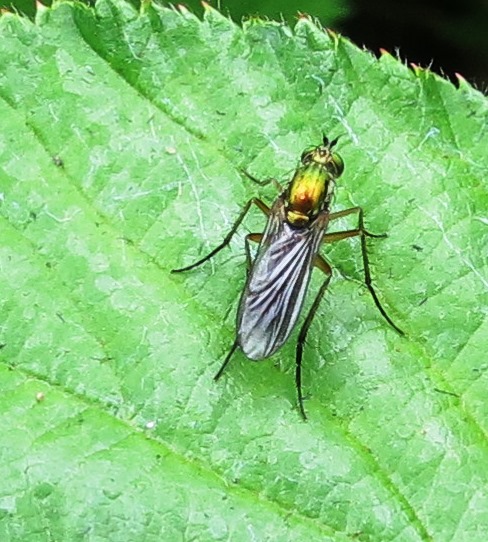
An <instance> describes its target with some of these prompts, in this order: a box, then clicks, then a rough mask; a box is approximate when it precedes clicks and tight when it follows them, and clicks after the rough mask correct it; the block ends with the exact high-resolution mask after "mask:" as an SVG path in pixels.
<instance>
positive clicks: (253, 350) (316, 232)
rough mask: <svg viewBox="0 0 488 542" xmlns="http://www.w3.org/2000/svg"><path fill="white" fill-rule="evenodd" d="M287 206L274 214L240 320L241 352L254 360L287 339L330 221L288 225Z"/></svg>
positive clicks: (250, 278)
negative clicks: (299, 226) (305, 224)
mask: <svg viewBox="0 0 488 542" xmlns="http://www.w3.org/2000/svg"><path fill="white" fill-rule="evenodd" d="M283 207H284V206H283V201H281V199H280V198H279V199H278V201H277V202H276V204H275V205H274V206H273V208H272V209H271V214H270V216H269V219H268V223H267V225H266V230H265V232H264V236H263V239H262V241H261V244H260V247H259V250H258V254H257V256H256V259H255V261H254V264H253V267H252V270H251V272H250V273H249V276H248V279H247V283H246V286H245V288H244V291H243V294H242V297H241V301H240V305H239V311H238V315H237V338H238V343H239V346H240V347H241V349H242V351H243V352H244V354H246V356H247V357H248V358H250V359H254V360H258V359H263V358H266V357H268V356H271V355H272V354H273V353H274V352H276V350H278V348H280V347H281V346H282V345H283V343H284V342H285V341H286V340H287V338H288V337H289V335H290V333H291V331H292V330H293V327H294V326H295V323H296V321H297V318H298V315H299V314H300V311H301V308H302V305H303V301H304V298H305V294H306V291H307V288H308V284H309V282H310V275H311V270H312V264H313V260H314V257H315V255H316V254H317V251H318V249H319V247H320V242H321V241H322V237H323V235H324V233H325V229H326V226H327V216H326V215H324V216H322V217H319V218H318V219H317V220H316V221H315V222H314V224H312V225H311V226H310V227H308V228H293V227H292V226H290V225H289V224H288V222H286V220H285V215H284V208H283Z"/></svg>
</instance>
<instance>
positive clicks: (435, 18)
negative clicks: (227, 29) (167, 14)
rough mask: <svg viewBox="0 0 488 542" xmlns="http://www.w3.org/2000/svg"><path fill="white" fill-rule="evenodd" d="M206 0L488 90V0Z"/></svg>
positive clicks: (19, 3)
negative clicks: (314, 29)
mask: <svg viewBox="0 0 488 542" xmlns="http://www.w3.org/2000/svg"><path fill="white" fill-rule="evenodd" d="M130 1H131V2H132V3H133V4H136V5H138V3H139V2H138V0H130ZM44 2H45V0H44ZM46 3H50V2H46ZM89 3H93V2H89ZM162 3H166V4H168V2H162ZM175 3H182V4H184V5H185V6H187V7H188V8H189V9H190V10H191V11H193V12H195V13H196V14H197V15H201V14H202V12H203V9H202V6H201V3H200V1H198V0H187V1H183V2H178V1H176V2H175ZM208 3H209V4H210V5H212V6H213V7H216V8H219V9H220V10H221V11H222V12H223V13H224V14H226V15H229V16H230V17H232V19H233V20H234V21H236V22H237V23H240V22H241V21H242V20H243V19H246V18H249V17H252V16H261V17H267V18H269V19H275V20H285V21H286V22H287V23H289V24H290V25H291V26H293V24H294V22H295V20H296V18H297V14H298V13H307V14H309V15H312V16H314V17H316V18H317V19H318V20H319V21H320V23H321V24H322V25H323V26H326V27H330V28H333V29H334V30H336V31H338V32H340V33H341V34H343V35H345V36H347V37H349V38H350V39H351V40H352V41H353V42H355V43H356V44H357V45H359V46H363V45H364V46H366V47H367V48H368V49H369V50H371V51H372V52H373V53H375V54H378V52H379V49H380V48H383V49H386V50H388V51H389V52H391V53H393V54H395V53H397V54H399V56H400V58H401V59H402V60H406V61H408V62H413V63H415V64H418V65H420V66H422V67H430V68H431V69H432V70H433V71H436V72H437V73H440V74H443V75H445V76H446V77H449V78H450V79H451V80H453V81H455V73H459V74H460V75H462V76H463V77H464V78H466V79H467V80H468V81H469V82H471V83H472V84H473V85H474V86H475V87H476V88H478V89H479V90H481V91H483V92H486V90H487V89H488V0H463V1H461V2H460V1H459V0H456V1H455V0H426V1H421V0H409V1H407V0H398V1H388V0H281V1H280V0H208ZM0 6H7V7H9V8H10V9H12V7H13V8H14V9H16V10H18V11H20V12H21V13H24V14H26V15H27V16H29V17H31V18H33V17H34V15H35V2H34V0H0Z"/></svg>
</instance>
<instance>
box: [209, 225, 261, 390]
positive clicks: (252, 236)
mask: <svg viewBox="0 0 488 542" xmlns="http://www.w3.org/2000/svg"><path fill="white" fill-rule="evenodd" d="M262 237H263V234H262V233H248V234H247V235H246V238H245V247H246V263H247V274H248V275H249V273H250V271H251V266H252V259H251V250H250V248H249V243H250V242H251V241H254V242H255V243H259V242H261V239H262ZM238 346H239V343H238V342H237V339H235V340H234V344H233V345H232V346H231V349H230V350H229V353H228V354H227V356H226V357H225V359H224V362H223V363H222V365H221V366H220V369H219V370H218V371H217V373H216V375H215V376H214V380H218V379H219V378H220V377H221V376H222V373H223V372H224V371H225V368H226V367H227V365H228V363H229V361H230V358H231V357H232V355H233V354H234V352H235V351H236V350H237V348H238Z"/></svg>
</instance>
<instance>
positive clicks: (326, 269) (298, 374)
mask: <svg viewBox="0 0 488 542" xmlns="http://www.w3.org/2000/svg"><path fill="white" fill-rule="evenodd" d="M314 265H315V266H316V267H318V268H319V269H320V270H321V271H322V272H323V273H324V274H326V275H327V278H326V279H325V280H324V282H323V283H322V286H321V287H320V290H319V292H318V294H317V295H316V297H315V299H314V301H313V303H312V306H311V307H310V310H309V311H308V314H307V317H306V318H305V322H303V325H302V327H301V329H300V333H299V335H298V341H297V348H296V355H295V361H296V368H295V384H296V388H297V397H298V408H299V409H300V414H301V415H302V418H303V419H304V420H306V419H307V415H306V413H305V408H304V407H303V393H302V357H303V346H304V344H305V340H306V338H307V333H308V330H309V328H310V326H311V324H312V321H313V318H314V316H315V313H316V312H317V309H318V308H319V305H320V302H321V301H322V298H323V297H324V294H325V291H326V290H327V287H328V286H329V282H330V279H331V278H332V268H331V267H330V265H329V264H328V263H327V262H326V261H325V260H324V258H322V256H316V257H315V260H314Z"/></svg>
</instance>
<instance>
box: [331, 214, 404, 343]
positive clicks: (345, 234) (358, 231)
mask: <svg viewBox="0 0 488 542" xmlns="http://www.w3.org/2000/svg"><path fill="white" fill-rule="evenodd" d="M353 213H358V227H357V228H355V229H353V230H346V231H339V232H334V233H328V234H326V235H324V240H323V242H324V243H334V242H335V241H341V240H342V239H348V238H350V237H360V239H361V254H362V258H363V270H364V283H365V284H366V287H367V288H368V290H369V293H370V294H371V297H372V298H373V301H374V304H375V305H376V308H377V309H378V310H379V311H380V313H381V315H382V316H383V318H384V319H385V320H386V321H387V322H388V323H389V324H390V326H391V327H392V328H393V329H394V330H395V331H396V332H397V333H399V334H400V335H405V333H404V332H403V331H402V330H401V329H400V328H399V327H398V326H397V325H396V324H395V323H394V322H393V320H392V319H391V318H390V317H389V316H388V314H387V312H386V311H385V309H384V308H383V306H382V305H381V303H380V300H379V298H378V295H377V294H376V290H375V289H374V288H373V284H372V280H371V271H370V268H369V257H368V250H367V246H366V237H375V238H382V237H386V234H381V235H375V234H373V233H370V232H369V231H367V230H366V228H365V227H364V213H363V209H362V208H361V207H351V208H350V209H345V210H344V211H339V212H337V213H331V214H330V216H329V220H334V219H336V218H341V217H344V216H347V215H350V214H353Z"/></svg>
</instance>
